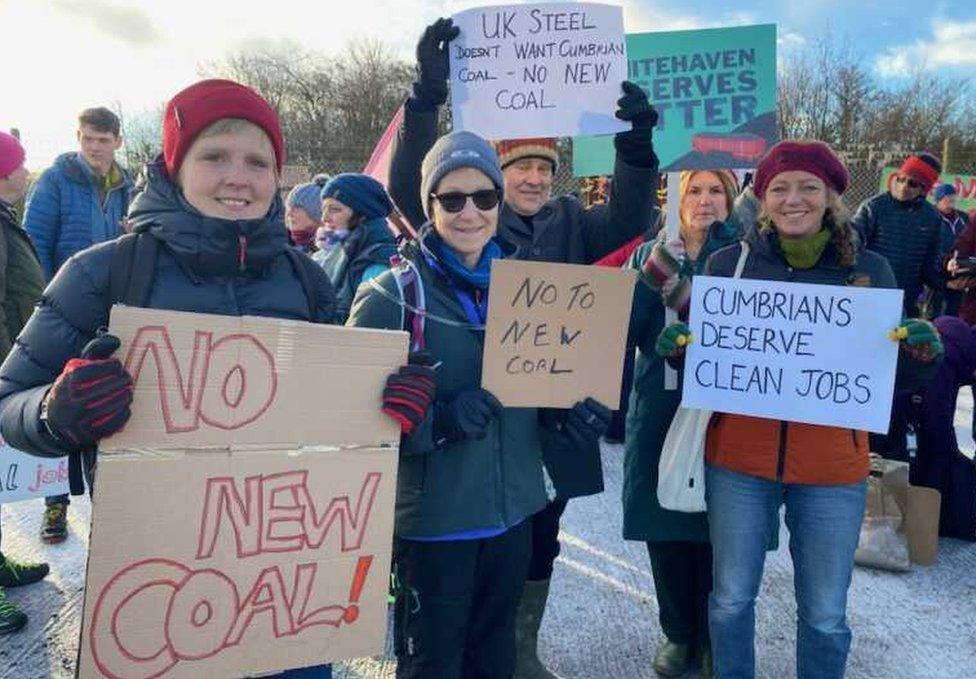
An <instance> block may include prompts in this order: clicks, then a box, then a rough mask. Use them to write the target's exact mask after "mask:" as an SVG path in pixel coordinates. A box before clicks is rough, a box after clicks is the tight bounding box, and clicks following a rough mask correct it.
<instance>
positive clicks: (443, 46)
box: [414, 19, 461, 106]
mask: <svg viewBox="0 0 976 679" xmlns="http://www.w3.org/2000/svg"><path fill="white" fill-rule="evenodd" d="M460 32H461V29H460V28H458V27H457V26H455V25H454V20H453V19H438V20H437V21H435V22H434V23H432V24H431V25H430V26H428V27H427V28H426V30H424V34H423V35H422V36H420V41H419V42H418V43H417V83H416V84H415V86H414V92H415V94H416V96H417V97H418V98H419V99H422V100H424V101H425V102H427V103H428V104H432V105H433V106H440V105H441V104H443V103H444V102H445V101H447V79H448V78H449V77H450V75H451V67H450V61H449V59H448V51H449V50H450V48H451V47H450V44H449V43H450V42H451V40H454V38H456V37H458V33H460Z"/></svg>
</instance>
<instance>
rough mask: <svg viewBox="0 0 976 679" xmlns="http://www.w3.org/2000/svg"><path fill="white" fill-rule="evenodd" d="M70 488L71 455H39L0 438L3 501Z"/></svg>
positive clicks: (24, 498)
mask: <svg viewBox="0 0 976 679" xmlns="http://www.w3.org/2000/svg"><path fill="white" fill-rule="evenodd" d="M67 492H68V458H66V457H37V456H34V455H28V454H27V453H25V452H22V451H20V450H17V449H15V448H11V447H10V446H8V445H6V444H5V443H4V442H3V439H0V505H4V504H7V503H8V502H18V501H20V500H33V499H34V498H38V497H48V496H50V495H64V494H66V493H67Z"/></svg>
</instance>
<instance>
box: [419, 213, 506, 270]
mask: <svg viewBox="0 0 976 679" xmlns="http://www.w3.org/2000/svg"><path fill="white" fill-rule="evenodd" d="M492 240H493V241H495V242H496V243H497V244H498V246H499V247H500V248H501V249H502V259H510V258H513V257H515V256H516V255H517V254H518V250H519V249H518V247H517V246H515V245H513V244H511V243H509V242H508V241H506V240H505V239H503V238H499V237H498V234H495V236H494V237H493V238H492ZM443 242H444V241H443V239H442V238H441V237H440V234H438V233H437V229H435V228H434V225H433V223H431V222H427V223H426V224H424V225H423V226H422V227H420V230H419V231H418V232H417V239H416V240H413V241H410V242H409V243H406V244H404V246H403V247H402V248H401V251H402V252H403V253H404V254H407V255H409V254H411V253H417V254H420V253H421V252H423V253H424V254H425V255H427V256H428V257H431V258H433V259H434V260H436V261H440V257H438V255H437V250H438V248H437V244H440V243H443Z"/></svg>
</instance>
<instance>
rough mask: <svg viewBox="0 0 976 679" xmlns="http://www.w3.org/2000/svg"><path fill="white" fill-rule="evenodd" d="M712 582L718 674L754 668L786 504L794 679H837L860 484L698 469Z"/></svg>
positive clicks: (746, 674) (734, 675) (846, 644)
mask: <svg viewBox="0 0 976 679" xmlns="http://www.w3.org/2000/svg"><path fill="white" fill-rule="evenodd" d="M705 481H706V485H705V493H706V498H707V500H708V523H709V530H710V533H711V540H712V550H713V554H714V561H713V564H714V565H713V580H714V584H713V588H712V593H711V595H710V596H709V599H708V626H709V630H710V632H711V636H712V653H713V658H714V662H715V670H716V674H717V675H718V676H719V677H721V678H722V679H740V678H751V677H754V676H755V673H756V649H755V633H756V611H755V607H756V597H757V596H758V594H759V585H760V582H761V581H762V574H763V564H764V562H765V559H766V546H767V542H768V538H769V531H770V529H771V526H772V525H774V522H777V521H778V510H779V507H780V505H782V504H785V505H786V526H787V528H788V529H789V531H790V555H791V556H792V557H793V589H794V593H795V595H796V608H797V623H796V674H797V677H798V679H814V678H816V679H834V678H837V679H840V678H841V677H843V676H844V667H845V666H846V664H847V652H848V650H849V649H850V646H851V630H850V628H849V627H848V626H847V589H848V587H850V584H851V574H852V572H853V570H854V550H855V549H856V548H857V540H858V536H859V534H860V529H861V519H862V517H863V516H864V499H865V495H866V492H867V486H866V484H865V482H864V481H861V482H858V483H853V484H850V485H836V486H810V485H802V484H791V483H778V482H776V481H767V480H765V479H760V478H757V477H754V476H747V475H745V474H737V473H735V472H731V471H728V470H726V469H722V468H720V467H713V466H711V465H708V467H707V469H706V474H705Z"/></svg>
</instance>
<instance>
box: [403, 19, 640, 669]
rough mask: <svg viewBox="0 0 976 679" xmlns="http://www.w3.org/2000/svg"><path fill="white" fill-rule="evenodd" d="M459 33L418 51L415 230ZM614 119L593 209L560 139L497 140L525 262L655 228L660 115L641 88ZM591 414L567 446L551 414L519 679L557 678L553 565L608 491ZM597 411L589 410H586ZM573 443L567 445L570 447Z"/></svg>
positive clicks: (594, 254) (558, 419)
mask: <svg viewBox="0 0 976 679" xmlns="http://www.w3.org/2000/svg"><path fill="white" fill-rule="evenodd" d="M458 32H459V29H458V28H457V27H456V26H454V25H453V23H452V21H451V20H450V19H438V20H437V21H435V22H434V23H433V24H431V25H430V26H428V27H427V29H426V30H425V31H424V33H423V35H422V36H421V38H420V41H419V42H418V45H417V72H418V78H417V81H416V82H415V83H414V84H413V89H412V92H411V94H410V96H409V98H408V99H407V101H406V104H405V107H404V121H403V125H402V127H401V129H400V131H399V134H398V136H397V140H396V142H395V148H394V151H393V158H392V160H391V164H390V183H389V187H390V195H391V196H392V197H393V201H394V203H396V205H397V207H398V208H399V210H400V213H401V214H402V215H403V216H404V217H405V218H406V219H407V220H408V221H409V222H411V223H412V224H414V225H419V224H421V223H423V222H424V220H425V215H424V211H423V202H422V201H421V200H420V199H419V197H418V196H417V186H418V184H419V183H420V180H419V176H420V168H421V159H422V158H423V157H424V154H425V153H427V151H428V149H430V148H431V146H432V144H433V143H434V140H435V139H436V138H437V118H438V110H439V108H440V107H441V106H442V105H443V104H444V103H445V102H446V101H447V93H448V87H447V79H448V75H449V66H448V51H449V49H450V45H451V41H452V40H453V39H454V38H455V37H457V35H458ZM621 87H622V91H623V96H622V97H621V98H620V100H619V101H618V105H619V109H618V110H617V112H616V116H617V117H618V118H620V119H621V120H625V121H629V122H630V123H631V127H632V129H630V130H627V131H625V132H620V133H618V134H617V135H615V136H614V146H615V149H616V163H615V167H614V174H613V178H612V181H611V188H610V198H609V200H608V202H607V203H606V204H604V205H596V206H593V207H591V208H590V209H585V208H584V207H583V204H582V203H581V202H580V201H579V199H578V198H577V197H575V196H571V195H561V196H556V197H553V195H552V188H553V178H554V176H555V174H556V171H557V169H558V168H557V166H558V163H559V154H558V152H557V148H556V144H555V140H553V139H520V140H502V141H498V142H496V149H497V152H498V156H499V159H500V161H501V165H502V173H503V177H504V185H505V201H504V203H502V205H501V206H500V208H499V215H498V238H499V239H500V240H502V241H504V242H506V243H508V244H511V245H514V246H516V247H517V248H518V250H517V255H516V256H517V257H518V258H519V259H528V260H533V261H544V262H564V263H570V264H591V263H593V262H595V261H596V260H598V259H600V258H601V257H603V256H605V255H607V254H609V253H610V252H613V251H614V250H615V249H617V248H619V247H620V246H622V245H623V244H625V243H627V242H628V241H630V240H631V239H633V238H635V237H637V236H639V235H640V234H642V233H644V232H645V231H646V230H647V229H648V228H649V227H650V226H651V224H652V223H653V221H652V220H653V217H654V211H653V210H652V207H653V199H654V195H655V193H656V187H657V181H658V176H657V171H658V161H657V156H655V154H654V146H653V141H652V131H653V129H654V125H655V124H656V123H657V112H656V111H655V110H654V107H653V106H651V104H650V103H649V102H648V100H647V95H646V94H645V93H644V91H643V90H641V89H640V88H639V87H637V86H636V85H634V84H633V83H629V82H625V83H623V84H622V86H621ZM588 403H590V404H592V407H593V410H587V411H586V412H584V413H583V417H584V419H587V420H589V419H590V416H591V415H592V416H593V419H594V421H595V422H597V423H602V427H603V430H599V429H596V430H594V432H595V433H596V435H595V436H592V437H588V438H586V439H581V440H578V441H575V442H571V441H569V439H567V438H566V437H565V436H563V435H562V433H561V432H560V430H559V425H560V424H561V423H562V422H564V421H565V420H566V418H567V417H569V411H566V410H544V411H541V412H540V417H542V418H543V419H544V420H545V421H546V423H545V424H546V426H545V427H544V433H543V459H544V462H545V467H546V471H547V473H548V475H549V477H550V478H551V480H552V482H553V484H554V487H555V498H554V499H553V501H552V502H550V503H549V504H548V505H547V506H546V507H545V509H544V510H543V511H542V512H541V513H540V514H539V515H538V516H535V517H533V519H532V534H533V549H532V562H531V564H530V568H529V579H528V582H527V583H526V586H525V592H524V595H523V601H522V605H521V607H520V610H519V616H518V638H519V662H518V670H517V676H519V677H540V678H541V679H546V678H549V677H552V674H551V673H549V672H548V671H547V670H546V669H545V667H544V666H543V665H542V663H541V662H540V661H539V659H538V656H537V653H536V645H537V638H538V631H539V625H540V624H541V622H542V617H543V613H544V611H545V605H546V601H547V599H548V593H549V579H550V576H551V575H552V565H553V561H554V560H555V558H556V556H558V554H559V540H558V537H557V536H558V534H559V520H560V517H561V516H562V513H563V511H564V510H565V508H566V502H567V500H568V499H569V498H572V497H578V496H582V495H590V494H593V493H599V492H601V491H602V490H603V476H602V467H601V463H600V448H599V436H600V435H601V434H602V433H603V431H605V429H606V427H607V426H608V425H609V420H610V415H609V410H608V409H607V408H606V407H605V406H603V405H602V404H599V403H597V402H596V401H593V400H590V401H588ZM586 407H589V406H586ZM567 445H568V446H569V447H567Z"/></svg>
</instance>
